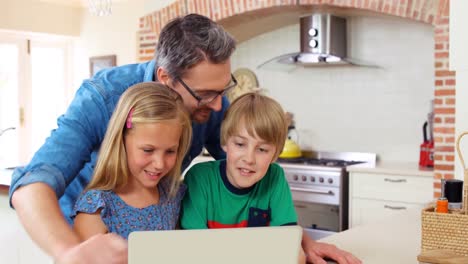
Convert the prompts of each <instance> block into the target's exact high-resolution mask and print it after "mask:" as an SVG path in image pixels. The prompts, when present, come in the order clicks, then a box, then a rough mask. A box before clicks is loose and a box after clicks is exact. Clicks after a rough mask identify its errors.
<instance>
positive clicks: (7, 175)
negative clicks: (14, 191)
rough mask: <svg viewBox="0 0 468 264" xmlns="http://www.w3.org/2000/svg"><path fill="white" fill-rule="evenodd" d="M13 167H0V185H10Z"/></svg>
mask: <svg viewBox="0 0 468 264" xmlns="http://www.w3.org/2000/svg"><path fill="white" fill-rule="evenodd" d="M13 171H14V170H13V169H0V186H10V184H11V176H12V175H13Z"/></svg>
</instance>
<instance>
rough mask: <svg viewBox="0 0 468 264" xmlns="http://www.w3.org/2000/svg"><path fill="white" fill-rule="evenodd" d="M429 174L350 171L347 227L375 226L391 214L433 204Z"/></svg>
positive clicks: (431, 181)
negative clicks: (369, 224) (376, 222)
mask: <svg viewBox="0 0 468 264" xmlns="http://www.w3.org/2000/svg"><path fill="white" fill-rule="evenodd" d="M431 175H432V174H431V173H429V174H428V173H426V172H422V173H421V175H417V173H408V174H404V173H402V172H401V171H396V172H395V173H392V172H391V171H385V172H382V171H379V170H378V169H377V170H372V169H368V170H360V171H359V170H358V171H350V183H349V226H350V227H353V226H357V225H361V224H366V223H371V222H375V221H376V220H380V219H382V218H386V217H389V216H391V215H392V214H394V213H395V212H399V211H403V210H408V209H409V208H415V207H417V208H420V209H422V208H423V207H425V206H426V205H427V204H428V203H429V202H431V201H432V200H433V178H432V176H431Z"/></svg>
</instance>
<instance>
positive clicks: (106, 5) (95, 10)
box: [88, 0, 112, 16]
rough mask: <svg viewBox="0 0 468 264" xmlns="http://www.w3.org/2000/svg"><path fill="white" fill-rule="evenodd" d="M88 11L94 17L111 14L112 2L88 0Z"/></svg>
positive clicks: (110, 0)
mask: <svg viewBox="0 0 468 264" xmlns="http://www.w3.org/2000/svg"><path fill="white" fill-rule="evenodd" d="M88 3H89V11H90V12H91V13H92V14H94V15H96V16H109V15H111V14H112V0H88Z"/></svg>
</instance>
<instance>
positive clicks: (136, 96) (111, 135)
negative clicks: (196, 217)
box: [86, 82, 192, 196]
mask: <svg viewBox="0 0 468 264" xmlns="http://www.w3.org/2000/svg"><path fill="white" fill-rule="evenodd" d="M130 110H132V111H133V112H132V116H131V120H129V121H131V126H130V127H131V128H128V127H127V124H126V123H127V118H128V115H129V112H130ZM174 119H175V120H178V121H179V122H180V125H181V126H182V135H181V137H180V140H179V147H178V150H177V158H176V163H175V165H174V168H172V169H171V170H170V171H169V172H168V174H167V175H166V176H165V177H167V179H168V180H170V186H171V187H170V195H171V196H172V195H174V194H175V193H176V191H177V188H178V187H179V184H180V180H181V166H182V160H183V158H184V156H185V154H186V153H187V151H188V149H189V146H190V142H191V137H192V125H191V120H190V116H189V114H188V113H187V110H186V109H185V106H184V103H183V101H182V98H181V97H180V95H179V94H178V93H176V92H175V91H174V90H172V89H171V88H169V87H167V86H165V85H163V84H161V83H158V82H145V83H138V84H135V85H133V86H132V87H130V88H128V89H127V90H126V91H125V92H124V93H123V94H122V96H121V97H120V99H119V102H118V104H117V107H116V108H115V111H114V113H113V114H112V117H111V119H110V121H109V124H108V127H107V132H106V135H105V137H104V141H103V142H102V145H101V148H100V150H99V158H98V161H97V163H96V168H95V170H94V174H93V178H92V180H91V182H90V183H89V185H88V187H87V188H86V189H87V190H89V189H100V190H118V189H119V188H121V187H123V186H125V185H126V184H127V182H128V178H129V176H130V175H131V173H130V170H129V168H128V165H127V155H126V151H125V145H124V138H125V136H126V134H127V133H128V131H129V130H131V129H132V128H133V127H134V126H135V125H137V126H138V124H144V123H159V122H165V121H169V120H174Z"/></svg>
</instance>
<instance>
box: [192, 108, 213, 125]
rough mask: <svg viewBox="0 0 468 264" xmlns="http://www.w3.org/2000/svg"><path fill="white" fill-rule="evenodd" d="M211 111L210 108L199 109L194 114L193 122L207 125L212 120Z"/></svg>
mask: <svg viewBox="0 0 468 264" xmlns="http://www.w3.org/2000/svg"><path fill="white" fill-rule="evenodd" d="M211 111H213V110H211V109H210V108H208V107H203V108H198V109H196V110H195V111H194V112H193V113H192V120H193V121H194V122H196V123H200V124H202V123H206V122H208V120H209V119H210V114H211Z"/></svg>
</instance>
